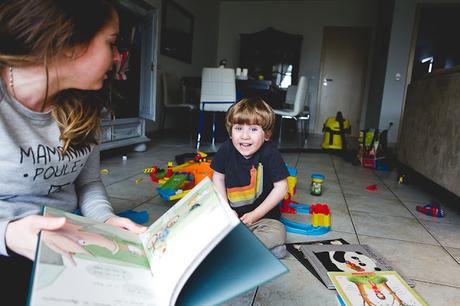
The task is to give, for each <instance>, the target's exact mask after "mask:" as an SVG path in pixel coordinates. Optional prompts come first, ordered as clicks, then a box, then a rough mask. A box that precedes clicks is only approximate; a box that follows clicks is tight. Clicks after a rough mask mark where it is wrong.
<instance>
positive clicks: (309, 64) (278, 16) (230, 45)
mask: <svg viewBox="0 0 460 306" xmlns="http://www.w3.org/2000/svg"><path fill="white" fill-rule="evenodd" d="M377 4H378V0H347V1H344V0H335V1H334V0H324V1H223V2H221V6H220V25H219V36H218V47H217V58H216V61H218V60H220V59H221V58H226V59H227V60H228V65H227V66H228V67H236V66H237V65H238V61H239V47H240V46H239V34H240V33H253V32H257V31H261V30H263V29H265V28H266V27H268V26H271V27H274V28H275V29H277V30H280V31H284V32H288V33H292V34H301V35H303V43H302V53H301V59H300V69H299V72H300V75H305V76H306V77H307V78H309V79H310V81H311V82H313V83H312V84H311V85H310V86H311V87H310V88H311V89H312V92H311V93H310V94H311V101H310V110H311V113H312V114H313V116H312V119H311V122H310V128H311V127H314V126H315V119H316V118H314V115H315V114H316V104H317V92H318V77H319V72H320V71H319V70H320V57H321V46H322V38H323V27H324V26H374V23H375V22H376V20H378V18H377V17H376V16H377V13H378V12H377V8H378V7H379V5H377ZM364 103H366V101H364ZM362 118H364V117H362Z"/></svg>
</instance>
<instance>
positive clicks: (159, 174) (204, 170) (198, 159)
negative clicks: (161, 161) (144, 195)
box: [144, 152, 214, 201]
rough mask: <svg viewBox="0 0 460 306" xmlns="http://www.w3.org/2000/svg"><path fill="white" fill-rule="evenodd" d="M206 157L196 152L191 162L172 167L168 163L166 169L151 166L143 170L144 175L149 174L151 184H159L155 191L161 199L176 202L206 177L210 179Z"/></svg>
mask: <svg viewBox="0 0 460 306" xmlns="http://www.w3.org/2000/svg"><path fill="white" fill-rule="evenodd" d="M206 157H207V154H206V153H204V152H198V153H197V154H196V155H195V157H194V159H193V160H189V161H187V162H185V163H183V164H180V165H177V166H173V163H172V162H168V165H167V168H166V169H160V168H158V167H157V166H153V167H151V168H146V169H144V173H146V174H149V175H150V179H151V180H152V181H153V182H155V183H158V184H160V187H158V188H157V191H158V193H159V194H160V196H161V197H162V198H163V199H165V200H168V201H171V200H177V199H180V198H182V197H183V196H184V195H186V194H187V193H188V192H189V191H190V189H192V188H193V187H194V186H195V185H196V184H198V183H199V182H201V180H202V179H204V178H205V177H206V176H207V177H209V178H212V174H213V172H214V171H213V170H212V169H211V161H208V160H207V158H206Z"/></svg>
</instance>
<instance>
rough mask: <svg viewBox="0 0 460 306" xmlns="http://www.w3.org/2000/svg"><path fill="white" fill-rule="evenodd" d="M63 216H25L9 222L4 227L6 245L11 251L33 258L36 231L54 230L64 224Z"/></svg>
mask: <svg viewBox="0 0 460 306" xmlns="http://www.w3.org/2000/svg"><path fill="white" fill-rule="evenodd" d="M65 221H66V219H65V218H63V217H62V218H56V217H44V216H38V215H33V216H27V217H24V218H22V219H19V220H16V221H13V222H10V223H9V224H8V226H7V227H6V234H5V242H6V246H7V247H8V248H9V249H10V250H11V251H13V252H15V253H17V254H19V255H22V256H25V257H27V258H29V259H30V260H34V258H35V249H36V247H37V240H38V233H39V232H40V231H41V230H56V229H59V228H61V227H62V226H63V225H64V224H65Z"/></svg>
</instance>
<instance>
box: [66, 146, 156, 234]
mask: <svg viewBox="0 0 460 306" xmlns="http://www.w3.org/2000/svg"><path fill="white" fill-rule="evenodd" d="M99 154H100V153H99V146H98V145H96V146H94V148H93V150H92V152H91V153H90V156H89V157H88V160H87V161H86V164H85V166H84V168H83V169H82V171H81V172H80V174H79V176H78V178H77V181H76V182H75V187H76V190H77V195H78V201H79V207H80V210H81V212H82V215H84V216H87V217H90V218H93V219H96V220H99V221H102V222H105V223H108V224H111V225H114V226H117V227H120V228H123V229H126V230H129V231H131V232H134V233H137V234H139V233H142V232H145V230H146V229H147V228H146V227H144V226H141V225H138V224H136V223H134V222H132V221H131V220H130V219H128V218H122V217H118V216H116V215H115V214H114V213H113V208H112V205H111V204H110V202H109V200H108V195H107V191H106V189H105V186H104V183H102V180H101V174H100V157H99Z"/></svg>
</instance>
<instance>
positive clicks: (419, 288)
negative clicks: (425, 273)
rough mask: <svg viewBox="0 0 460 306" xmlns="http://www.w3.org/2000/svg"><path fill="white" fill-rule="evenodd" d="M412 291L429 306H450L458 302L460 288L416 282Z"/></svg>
mask: <svg viewBox="0 0 460 306" xmlns="http://www.w3.org/2000/svg"><path fill="white" fill-rule="evenodd" d="M414 290H415V291H416V292H417V293H418V294H419V295H420V296H421V297H422V298H423V299H424V300H425V302H426V303H427V304H428V305H430V306H452V305H458V304H459V301H460V288H456V287H449V286H440V285H437V284H433V283H425V282H418V281H416V282H415V288H414Z"/></svg>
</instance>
